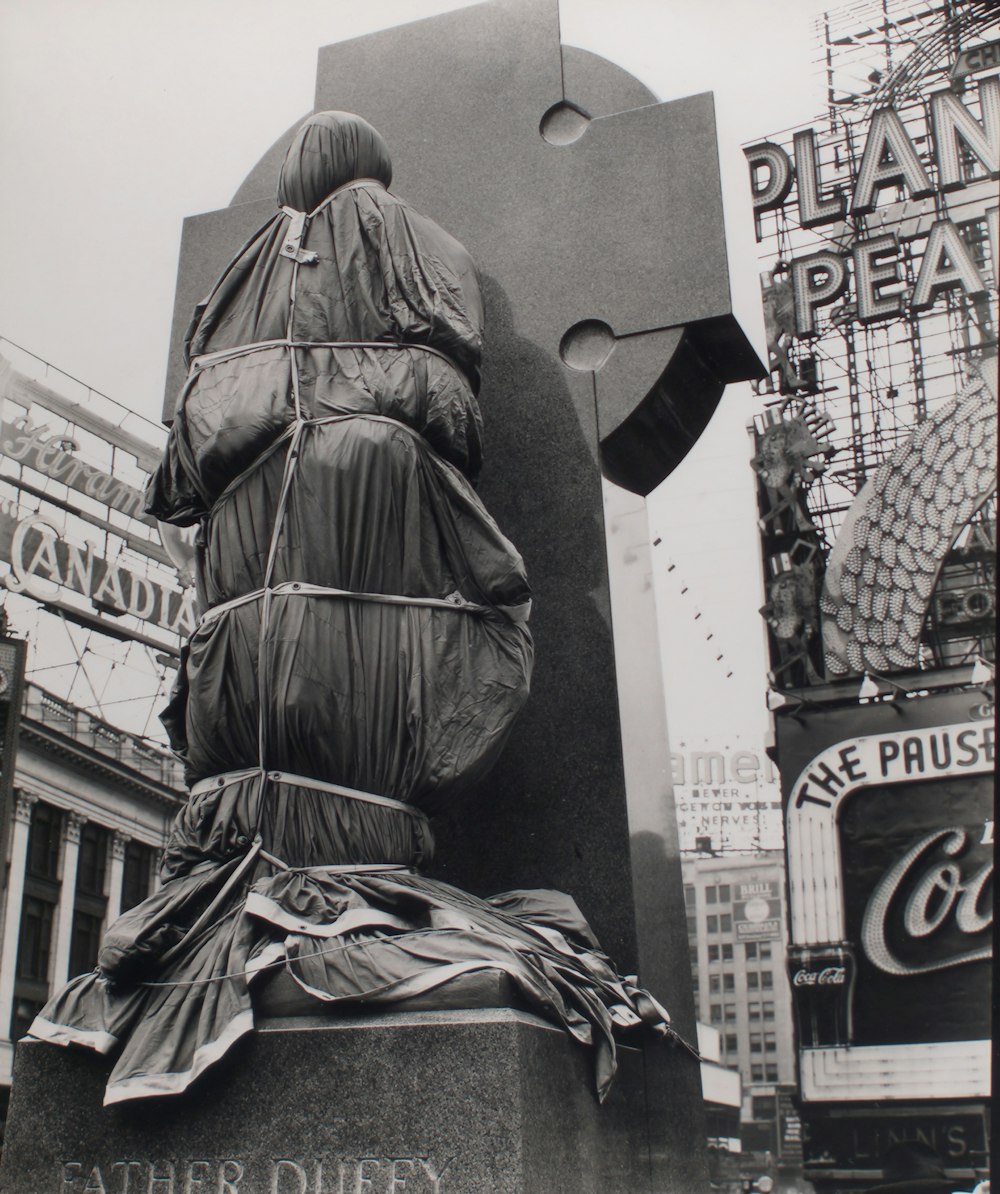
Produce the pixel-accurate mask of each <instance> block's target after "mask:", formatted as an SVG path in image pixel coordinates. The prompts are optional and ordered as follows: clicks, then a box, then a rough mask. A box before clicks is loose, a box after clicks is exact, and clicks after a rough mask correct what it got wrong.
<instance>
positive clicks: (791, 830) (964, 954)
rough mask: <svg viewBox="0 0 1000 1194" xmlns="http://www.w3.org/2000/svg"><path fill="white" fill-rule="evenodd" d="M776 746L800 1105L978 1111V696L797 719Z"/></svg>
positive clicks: (986, 730)
mask: <svg viewBox="0 0 1000 1194" xmlns="http://www.w3.org/2000/svg"><path fill="white" fill-rule="evenodd" d="M980 703H981V702H980ZM778 732H779V738H778V761H779V766H780V768H781V772H782V786H783V790H784V796H785V815H786V827H787V834H786V841H787V851H788V889H789V901H788V917H789V953H788V958H789V980H790V982H791V986H792V990H793V991H794V998H795V1007H796V1022H797V1025H798V1039H799V1047H800V1065H801V1073H802V1081H803V1091H804V1094H805V1092H808V1093H807V1094H805V1097H808V1098H810V1099H814V1098H820V1097H823V1098H828V1097H830V1098H835V1099H837V1098H839V1099H844V1098H848V1097H855V1098H859V1097H861V1094H865V1095H866V1096H870V1097H879V1098H900V1097H903V1096H904V1095H905V1096H906V1097H912V1098H930V1097H936V1096H941V1097H963V1098H971V1097H980V1096H981V1095H982V1094H983V1093H984V1092H985V1091H987V1090H988V1089H989V1039H990V1035H991V958H992V935H993V889H994V880H993V870H994V865H993V822H992V817H993V779H994V774H993V772H994V729H993V725H992V724H991V722H990V721H989V720H984V719H981V718H980V716H979V708H978V703H977V698H976V694H969V693H968V692H957V691H956V692H951V693H941V694H934V695H929V696H927V697H924V698H921V699H919V700H912V701H902V702H898V703H897V704H896V705H895V706H890V705H888V704H887V703H879V704H876V705H873V706H853V707H848V706H844V707H842V708H839V709H824V710H822V712H817V713H815V714H814V713H811V712H810V711H808V710H801V711H799V714H798V715H797V717H796V718H795V719H792V718H784V719H782V720H780V721H779V723H778ZM845 958H849V963H848V964H847V969H846V973H845V974H844V975H843V976H841V975H840V974H839V973H838V968H839V967H840V966H842V965H844V959H845ZM821 980H822V981H821ZM832 1044H836V1045H839V1046H841V1047H842V1048H843V1049H844V1052H843V1054H842V1055H838V1057H840V1058H841V1060H840V1061H838V1063H837V1065H838V1066H840V1069H837V1067H836V1066H834V1067H833V1069H831V1068H830V1058H829V1057H827V1056H826V1055H825V1054H824V1055H823V1057H820V1053H822V1051H823V1050H824V1049H825V1048H828V1047H829V1046H830V1045H832ZM928 1044H934V1046H935V1048H934V1051H933V1052H932V1053H928V1051H927V1049H926V1046H927V1045H928ZM813 1050H815V1051H817V1056H816V1058H815V1059H814V1058H813V1057H812V1055H811V1051H813ZM824 1067H825V1068H824ZM855 1067H856V1068H855ZM834 1071H836V1072H834Z"/></svg>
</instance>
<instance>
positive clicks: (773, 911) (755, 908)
mask: <svg viewBox="0 0 1000 1194" xmlns="http://www.w3.org/2000/svg"><path fill="white" fill-rule="evenodd" d="M733 927H734V928H735V930H736V940H737V941H777V940H778V939H779V938H780V937H781V935H782V932H781V892H780V891H779V890H778V885H777V883H773V882H770V881H768V882H762V883H737V884H736V893H735V897H734V899H733Z"/></svg>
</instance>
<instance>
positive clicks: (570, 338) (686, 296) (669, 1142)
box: [166, 0, 760, 1191]
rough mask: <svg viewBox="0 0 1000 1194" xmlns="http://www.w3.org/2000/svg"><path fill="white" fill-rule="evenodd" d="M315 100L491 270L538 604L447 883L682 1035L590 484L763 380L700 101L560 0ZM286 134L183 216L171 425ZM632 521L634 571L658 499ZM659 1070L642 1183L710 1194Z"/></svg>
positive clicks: (469, 20)
mask: <svg viewBox="0 0 1000 1194" xmlns="http://www.w3.org/2000/svg"><path fill="white" fill-rule="evenodd" d="M324 109H343V110H347V111H353V112H357V113H358V114H359V115H361V116H363V117H364V118H365V119H366V120H368V121H370V122H371V123H372V124H373V125H374V126H375V127H376V128H377V129H378V130H379V131H380V132H381V133H382V135H383V136H384V137H385V139H386V141H387V143H388V145H389V148H390V152H391V153H392V158H393V166H394V179H393V186H392V189H393V190H394V191H396V192H397V193H398V194H399V195H401V196H402V197H403V198H405V199H406V200H407V201H408V202H411V203H412V204H413V205H414V206H415V207H417V208H418V209H419V210H421V211H422V212H424V213H425V214H426V215H428V216H430V217H431V218H432V219H434V220H436V221H437V222H438V223H439V224H441V225H442V226H443V227H444V228H446V229H447V230H448V231H449V232H451V233H452V234H453V235H454V236H456V237H457V238H458V239H459V240H460V241H462V243H463V244H465V246H466V247H467V248H468V249H469V251H470V252H471V253H472V256H473V258H474V259H475V260H476V262H477V263H478V265H479V267H480V269H481V271H482V274H483V289H484V298H485V302H486V329H487V344H486V350H485V356H484V362H483V387H482V391H481V395H480V401H481V405H482V409H483V415H484V418H485V422H486V448H485V465H484V470H483V479H482V483H481V486H480V492H481V495H482V497H483V500H484V501H485V504H486V506H487V508H488V509H489V510H490V512H491V513H492V514H493V516H494V517H495V518H496V520H497V522H498V523H499V525H500V527H501V528H502V530H503V531H504V533H505V534H506V535H508V536H509V537H510V538H511V540H512V541H513V542H514V543H515V544H516V546H517V547H518V549H519V550H520V551H521V552H522V554H523V555H524V558H525V562H526V565H527V569H528V576H529V579H530V581H531V584H532V588H533V590H534V601H535V603H534V612H533V616H532V623H531V626H532V632H533V634H534V637H535V643H536V664H535V675H534V680H533V692H532V696H531V698H530V700H529V702H528V705H527V707H526V708H525V710H524V712H523V713H522V715H521V718H520V721H519V722H518V724H517V726H516V727H515V730H514V734H513V737H512V739H511V742H510V743H509V745H508V747H507V750H506V753H505V755H504V757H503V758H502V760H501V762H500V764H499V766H498V767H497V768H496V770H495V771H494V773H493V774H492V775H491V776H490V777H489V778H488V780H487V781H486V784H485V786H484V789H483V790H482V792H481V793H480V794H479V795H478V797H477V798H476V800H475V802H474V804H470V806H469V807H467V808H459V809H457V810H455V812H454V814H453V815H452V816H451V818H450V820H448V821H446V823H445V824H444V825H443V826H442V827H441V828H440V829H439V830H438V832H437V836H438V843H439V849H438V854H439V859H440V861H439V863H438V864H437V870H436V873H438V874H440V876H441V877H442V878H445V879H447V880H448V881H449V882H452V883H455V884H456V885H457V886H459V887H463V888H465V889H467V890H471V891H474V892H476V893H477V894H491V893H494V892H499V891H503V890H509V889H511V888H515V887H553V888H556V889H559V890H563V891H566V892H569V893H571V894H572V895H573V896H574V898H576V900H577V902H578V903H579V904H580V906H581V908H582V910H583V912H584V915H585V916H586V917H587V918H588V920H589V921H590V923H591V925H592V926H593V927H594V930H595V932H596V933H597V935H598V937H599V939H600V941H601V943H602V945H603V947H604V948H605V949H606V950H607V952H608V953H609V954H610V955H611V956H612V958H613V959H614V960H615V962H616V964H617V965H618V967H619V969H620V970H621V971H622V972H623V973H624V972H629V971H635V970H638V971H639V974H640V978H641V981H642V982H643V984H644V985H646V986H648V987H649V988H650V989H651V990H653V991H654V992H655V993H656V994H657V995H658V997H660V998H661V1001H663V1002H665V1003H666V1004H667V1006H668V1007H669V1008H670V1010H671V1011H672V1013H673V1015H674V1019H675V1023H676V1024H677V1026H678V1028H679V1029H680V1031H681V1032H682V1033H683V1034H684V1035H685V1036H687V1037H688V1039H691V1040H693V1039H694V1035H695V1025H694V1007H693V1001H692V996H691V990H690V978H689V976H690V964H689V960H688V946H687V938H686V932H685V915H684V907H683V898H682V892H681V882H680V867H679V855H678V846H677V837H676V826H675V822H674V815H673V808H672V802H671V792H670V781H669V770H668V767H667V757H668V755H667V742H666V727H665V724H664V719H663V715H662V708H663V703H662V695H661V694H660V692H659V676H658V671H659V651H658V647H657V643H656V635H655V611H654V610H653V606H652V594H651V592H650V591H648V589H649V586H648V583H645V584H644V583H643V582H644V581H647V580H648V578H647V577H645V576H643V575H641V573H642V569H641V567H640V569H639V571H638V572H636V570H635V569H634V568H633V570H632V572H631V573H629V571H628V569H627V568H618V567H617V566H616V565H615V563H614V561H615V560H616V559H617V560H618V561H619V562H621V561H622V560H623V559H624V556H625V553H623V552H622V551H621V550H619V549H618V548H617V547H616V546H615V545H614V544H612V550H611V553H610V556H611V559H612V569H611V574H610V575H609V563H608V560H609V550H608V543H607V541H606V534H605V512H604V491H605V490H607V493H608V495H609V500H610V501H611V502H612V504H613V505H621V502H622V495H621V493H620V491H619V490H616V489H613V488H612V487H609V486H607V485H606V484H603V483H602V473H603V475H604V477H605V478H607V479H608V480H610V481H612V482H614V483H616V485H617V486H619V487H623V488H624V489H627V490H630V491H631V492H632V493H634V494H639V495H645V494H647V493H648V492H649V491H650V490H651V489H652V488H654V487H655V486H656V485H657V484H658V483H659V482H660V481H661V480H663V478H664V477H665V476H666V475H667V474H668V473H669V472H670V471H671V470H672V469H673V468H674V467H675V466H676V465H677V464H678V463H679V461H680V460H681V459H682V458H683V457H684V455H685V454H686V452H687V451H688V449H689V448H690V446H691V445H692V444H693V443H694V441H695V440H696V439H697V437H698V435H699V434H700V433H701V431H702V430H703V428H704V427H705V425H706V424H707V422H708V419H709V418H710V416H711V414H712V412H713V411H714V409H715V406H716V404H717V402H718V400H719V398H720V397H721V394H722V390H723V388H724V386H725V384H726V383H728V382H731V381H737V380H740V379H743V378H748V377H751V376H758V375H760V365H759V362H758V361H757V358H756V356H755V354H754V352H753V350H752V349H751V347H750V345H749V343H748V342H747V340H746V338H745V336H744V335H743V333H742V331H741V330H740V328H739V326H738V324H737V322H736V320H735V318H734V315H733V311H732V303H731V299H730V292H729V275H728V265H727V259H726V248H725V235H724V229H723V216H722V197H721V186H720V179H719V167H718V155H717V148H716V140H715V122H714V109H713V102H712V97H711V95H708V94H706V95H697V96H693V97H690V98H687V99H682V100H678V101H675V102H672V103H665V104H661V103H657V102H656V101H655V97H654V96H653V95H652V94H651V93H650V92H649V91H648V90H646V88H645V87H644V86H642V85H641V84H640V83H639V82H638V81H637V80H635V79H634V78H632V77H631V76H629V75H628V74H626V73H625V72H624V71H622V70H620V69H619V68H617V67H615V66H613V65H612V64H610V63H609V62H607V61H605V60H604V59H601V58H599V57H597V56H595V55H592V54H589V53H587V52H584V51H581V50H577V49H573V48H571V47H567V46H561V45H560V40H559V25H558V4H557V0H491V2H490V3H484V4H478V5H474V6H472V7H469V8H464V9H459V10H457V11H453V12H450V13H446V14H444V15H442V16H438V17H432V18H429V19H426V20H422V21H417V22H415V23H413V24H408V25H405V26H401V27H398V28H395V29H389V30H386V31H384V32H379V33H374V34H371V35H368V36H366V37H362V38H359V39H356V40H353V41H347V42H341V43H338V44H335V45H332V46H327V47H326V48H324V49H322V50H321V51H320V55H319V68H318V76H317V87H316V110H324ZM304 115H305V114H304ZM291 135H292V132H291V131H290V132H289V133H288V134H287V135H286V136H285V137H283V138H282V139H281V140H279V142H278V143H277V144H276V145H275V146H273V147H272V149H271V150H270V151H269V152H268V153H267V154H266V155H265V157H264V158H263V159H262V161H261V162H260V163H259V164H258V165H257V166H256V167H255V168H254V170H253V171H252V172H251V174H250V175H249V177H248V178H247V180H246V182H245V183H244V184H243V186H242V187H241V188H240V190H239V192H238V193H237V195H236V196H235V198H234V201H233V204H232V205H231V206H230V207H229V208H226V209H224V210H222V211H217V212H210V213H207V214H204V215H200V216H195V217H192V218H190V219H188V220H187V221H186V222H185V227H184V236H183V243H182V248H181V261H180V269H179V280H178V290H177V301H176V308H175V319H174V333H173V348H172V352H171V366H170V375H169V378H168V386H167V403H168V405H167V408H166V409H167V417H168V418H169V411H170V410H171V409H172V405H173V401H174V398H175V396H176V393H177V390H178V388H179V385H180V382H181V380H182V365H181V361H180V351H179V345H180V338H181V335H182V333H183V330H184V328H185V326H186V324H187V322H188V319H189V317H190V313H191V310H192V308H193V306H194V303H195V302H196V301H197V300H198V299H200V298H201V297H202V296H203V295H204V294H205V293H206V292H207V291H208V289H209V288H210V286H211V285H212V283H213V282H214V280H215V278H216V276H217V275H218V273H219V272H220V271H221V269H222V268H223V267H224V265H225V264H226V262H227V261H228V259H229V257H230V256H231V255H232V254H233V252H235V250H236V249H237V248H238V247H239V245H240V244H241V243H242V242H243V241H244V240H245V239H246V237H247V236H248V235H250V234H251V233H252V232H253V230H254V229H255V228H256V227H258V226H259V225H260V224H261V223H263V222H264V220H265V219H267V217H268V216H269V215H270V214H271V212H272V211H273V210H274V192H275V186H276V182H277V174H278V168H279V166H280V163H281V160H282V158H283V156H284V153H285V149H286V147H287V145H288V143H289V141H290V139H291ZM616 525H627V526H629V527H631V530H630V531H628V532H627V533H628V534H629V535H630V539H634V540H636V543H635V544H634V545H633V547H634V548H635V549H636V550H638V552H639V557H638V558H639V559H640V563H641V559H642V557H643V553H644V552H645V551H646V549H647V545H648V539H647V537H646V535H645V516H644V512H643V511H642V502H641V501H639V502H638V503H633V505H632V513H631V517H630V519H629V520H628V521H627V523H625V524H616ZM631 558H633V559H635V558H637V557H636V556H635V551H634V550H633V551H632V557H631ZM616 569H617V575H616ZM631 575H635V576H636V577H637V578H638V582H639V583H636V584H631V585H630V579H629V578H630V576H631ZM644 587H645V588H646V590H647V592H646V593H645V594H643V593H642V589H643V588H644ZM616 594H617V599H616ZM641 603H644V604H641ZM613 606H614V609H613ZM612 613H614V617H615V619H616V621H617V622H618V626H617V627H615V628H613V626H612ZM613 630H614V632H613ZM616 665H617V668H616ZM619 691H621V693H622V698H623V699H622V700H621V703H620V702H619ZM622 711H629V713H630V716H629V717H628V718H627V719H626V718H623V716H622V715H621V714H622ZM633 713H634V714H635V716H634V717H633V716H632V714H633ZM647 1070H648V1073H647V1081H646V1087H647V1097H648V1114H649V1117H650V1136H649V1139H650V1149H651V1153H652V1156H653V1174H654V1177H655V1175H656V1174H658V1173H660V1174H662V1173H665V1172H666V1171H667V1170H669V1172H670V1173H671V1175H672V1176H671V1179H670V1184H669V1185H667V1184H666V1183H665V1181H664V1184H662V1185H660V1186H657V1185H656V1184H655V1180H654V1188H657V1189H660V1188H662V1189H670V1190H673V1191H685V1190H687V1189H700V1188H702V1186H703V1185H704V1180H705V1179H704V1172H703V1170H702V1169H701V1168H700V1166H701V1163H702V1162H701V1161H700V1159H698V1158H697V1157H696V1155H695V1154H696V1153H697V1152H698V1150H697V1149H695V1148H693V1147H692V1140H702V1141H703V1140H704V1125H703V1121H702V1120H701V1118H700V1115H701V1112H700V1085H699V1076H698V1072H697V1066H696V1065H695V1064H694V1063H693V1062H692V1061H690V1059H686V1060H682V1059H681V1058H680V1056H679V1054H676V1053H675V1054H671V1055H670V1056H669V1057H667V1056H666V1055H665V1054H664V1056H663V1058H661V1059H660V1060H656V1059H653V1060H647Z"/></svg>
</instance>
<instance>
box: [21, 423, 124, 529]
mask: <svg viewBox="0 0 1000 1194" xmlns="http://www.w3.org/2000/svg"><path fill="white" fill-rule="evenodd" d="M72 442H73V441H72V440H67V439H66V437H65V436H61V435H57V434H56V433H55V432H52V431H50V430H49V428H48V427H35V426H33V425H32V424H31V423H29V422H28V420H27V419H26V418H20V419H15V420H14V421H13V422H7V421H6V420H4V421H3V422H0V452H2V453H3V455H4V456H6V457H8V458H9V459H10V460H13V461H16V462H17V463H18V464H24V465H27V466H28V468H32V469H34V470H35V471H36V472H39V473H42V474H43V475H44V476H46V477H51V478H52V480H53V481H61V482H62V484H63V485H67V486H68V487H69V488H70V489H75V490H76V491H77V492H78V493H84V494H86V495H87V497H91V498H93V499H94V501H96V502H101V503H102V504H104V505H106V506H112V507H114V509H116V510H120V511H121V513H122V514H127V515H128V516H129V518H138V519H144V518H145V515H144V514H143V494H142V492H141V491H140V490H138V489H136V488H135V487H134V486H132V485H128V484H126V482H124V481H122V480H121V479H120V478H119V477H112V476H111V475H110V474H109V473H105V472H102V471H101V470H100V469H98V468H95V467H94V466H93V465H92V464H87V462H86V461H84V460H81V459H80V458H79V457H78V456H76V455H75V454H74V452H73V451H70V450H68V447H71V446H72Z"/></svg>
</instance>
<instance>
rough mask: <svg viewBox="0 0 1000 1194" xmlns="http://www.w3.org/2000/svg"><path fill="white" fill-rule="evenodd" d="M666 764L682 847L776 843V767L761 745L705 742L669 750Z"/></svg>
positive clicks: (745, 847) (749, 847) (772, 846)
mask: <svg viewBox="0 0 1000 1194" xmlns="http://www.w3.org/2000/svg"><path fill="white" fill-rule="evenodd" d="M670 769H671V776H672V781H673V790H674V802H675V804H676V808H677V827H678V831H679V834H680V845H681V849H682V850H684V851H688V852H694V851H699V852H704V851H706V850H709V851H711V852H712V853H715V854H725V853H732V852H739V851H760V850H780V849H781V846H782V840H783V839H782V825H781V791H780V788H779V787H778V772H777V769H776V768H775V766H774V764H773V763H772V762H771V760H770V759H769V758H768V756H767V754H766V753H765V751H764V748H763V746H761V747H760V748H758V749H753V750H751V749H747V748H740V749H738V750H733V749H730V748H729V747H725V748H724V749H722V750H720V749H718V748H717V747H716V746H715V745H714V744H709V743H707V742H706V743H703V744H702V745H701V746H700V747H687V748H685V749H684V750H677V751H671V753H670ZM748 940H750V938H748Z"/></svg>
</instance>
